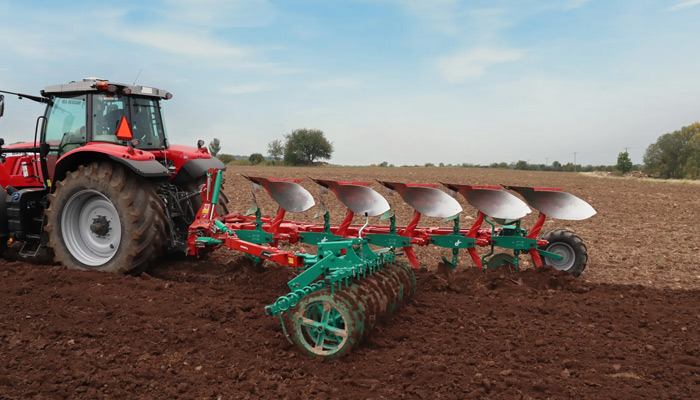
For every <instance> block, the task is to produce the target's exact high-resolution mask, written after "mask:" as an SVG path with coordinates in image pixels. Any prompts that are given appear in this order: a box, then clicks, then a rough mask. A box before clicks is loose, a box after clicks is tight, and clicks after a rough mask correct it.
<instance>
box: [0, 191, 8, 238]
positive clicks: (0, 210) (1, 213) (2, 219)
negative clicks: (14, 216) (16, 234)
mask: <svg viewBox="0 0 700 400" xmlns="http://www.w3.org/2000/svg"><path fill="white" fill-rule="evenodd" d="M9 234H10V232H9V228H8V226H7V192H6V191H5V189H4V188H3V187H2V186H0V240H7V237H8V236H9Z"/></svg>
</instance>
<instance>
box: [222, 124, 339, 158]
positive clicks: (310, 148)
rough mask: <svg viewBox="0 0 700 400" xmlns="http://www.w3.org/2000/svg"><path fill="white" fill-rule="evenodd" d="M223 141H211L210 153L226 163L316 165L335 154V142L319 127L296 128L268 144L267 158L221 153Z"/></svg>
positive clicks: (258, 154)
mask: <svg viewBox="0 0 700 400" xmlns="http://www.w3.org/2000/svg"><path fill="white" fill-rule="evenodd" d="M220 151H221V142H220V140H219V139H216V138H215V139H214V140H212V141H211V142H210V143H209V153H210V154H211V155H212V156H214V157H217V158H219V159H220V160H221V161H222V162H224V163H225V164H228V163H231V162H236V163H240V164H252V165H256V164H261V163H263V162H265V161H268V163H269V164H279V163H280V162H281V161H282V162H283V163H284V164H286V165H314V164H316V163H318V162H319V161H320V160H330V158H331V156H332V154H333V143H331V142H329V141H328V139H326V136H325V135H324V133H323V131H321V130H319V129H306V128H304V129H296V130H294V131H292V132H291V133H288V134H286V135H284V139H283V140H282V139H275V140H273V141H271V142H270V143H268V144H267V154H268V157H267V159H266V158H265V156H263V155H262V153H253V154H251V155H250V156H248V158H247V159H245V158H240V157H237V156H234V155H232V154H219V152H220Z"/></svg>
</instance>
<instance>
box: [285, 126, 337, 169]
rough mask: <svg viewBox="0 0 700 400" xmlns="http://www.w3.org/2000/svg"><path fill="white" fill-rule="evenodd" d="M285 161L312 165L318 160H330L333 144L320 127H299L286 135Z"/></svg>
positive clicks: (293, 163)
mask: <svg viewBox="0 0 700 400" xmlns="http://www.w3.org/2000/svg"><path fill="white" fill-rule="evenodd" d="M284 137H285V139H287V142H286V143H285V145H284V162H285V163H287V164H291V165H299V164H306V165H312V164H313V163H314V162H316V160H328V159H330V158H331V154H333V144H332V143H331V142H329V141H328V140H327V139H326V137H325V136H324V135H323V131H321V130H318V129H297V130H295V131H293V132H292V133H290V134H287V135H284Z"/></svg>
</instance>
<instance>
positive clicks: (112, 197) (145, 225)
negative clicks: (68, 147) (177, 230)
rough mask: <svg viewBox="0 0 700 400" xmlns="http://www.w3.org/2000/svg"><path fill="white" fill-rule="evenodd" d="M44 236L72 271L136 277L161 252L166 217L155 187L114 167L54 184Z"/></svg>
mask: <svg viewBox="0 0 700 400" xmlns="http://www.w3.org/2000/svg"><path fill="white" fill-rule="evenodd" d="M46 219H47V223H46V227H45V230H46V232H48V235H49V242H48V246H49V247H50V248H51V249H53V252H54V259H55V261H56V262H59V263H61V264H63V265H65V266H67V267H68V268H74V269H81V270H87V269H93V270H99V271H105V272H112V273H132V274H138V273H140V272H142V271H143V270H145V269H146V268H147V267H148V266H149V264H151V263H152V262H153V261H154V260H155V259H156V258H157V257H158V256H159V255H160V254H161V252H162V249H163V243H164V241H165V238H166V233H165V214H164V212H163V208H162V205H161V200H160V198H159V197H158V195H157V194H156V191H155V188H154V186H153V184H152V183H151V182H149V181H147V180H145V179H143V178H141V177H139V176H137V175H135V174H133V173H132V172H130V171H127V170H125V169H124V168H123V167H121V166H119V165H115V164H113V163H110V162H101V163H97V162H95V163H92V164H90V165H88V166H82V165H81V166H80V167H78V170H77V171H72V172H68V173H67V175H66V178H65V179H63V180H62V181H59V182H56V188H55V191H54V193H52V194H50V195H49V208H48V209H47V210H46Z"/></svg>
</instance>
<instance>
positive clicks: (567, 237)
mask: <svg viewBox="0 0 700 400" xmlns="http://www.w3.org/2000/svg"><path fill="white" fill-rule="evenodd" d="M542 239H544V240H546V241H547V242H549V243H548V244H547V246H545V247H544V248H542V249H543V250H545V251H548V252H550V253H554V254H558V255H560V256H562V259H561V260H555V259H553V258H549V257H546V256H545V257H542V262H543V264H544V265H549V266H552V267H554V268H556V269H558V270H560V271H566V272H568V273H569V274H571V275H573V276H579V275H581V272H583V270H584V269H586V264H587V263H588V249H587V248H586V245H585V244H584V243H583V240H581V237H579V236H578V235H577V234H575V233H574V232H572V231H570V230H568V229H554V230H552V231H549V232H547V233H545V234H544V235H542Z"/></svg>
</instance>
